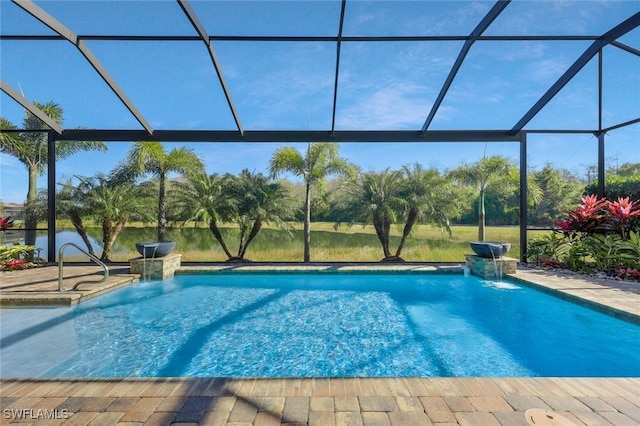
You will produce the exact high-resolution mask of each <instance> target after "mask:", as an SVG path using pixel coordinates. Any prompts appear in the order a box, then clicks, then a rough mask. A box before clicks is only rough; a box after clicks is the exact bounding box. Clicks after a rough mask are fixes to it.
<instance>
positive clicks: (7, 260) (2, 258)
mask: <svg viewBox="0 0 640 426" xmlns="http://www.w3.org/2000/svg"><path fill="white" fill-rule="evenodd" d="M12 227H13V220H11V216H6V217H0V237H1V239H2V240H4V235H5V232H6V231H7V230H9V228H12ZM34 250H35V247H34V246H30V245H22V244H19V243H13V244H3V245H1V246H0V269H2V270H7V271H12V270H14V269H23V268H25V267H26V266H28V262H27V261H25V260H24V258H32V257H33V252H34Z"/></svg>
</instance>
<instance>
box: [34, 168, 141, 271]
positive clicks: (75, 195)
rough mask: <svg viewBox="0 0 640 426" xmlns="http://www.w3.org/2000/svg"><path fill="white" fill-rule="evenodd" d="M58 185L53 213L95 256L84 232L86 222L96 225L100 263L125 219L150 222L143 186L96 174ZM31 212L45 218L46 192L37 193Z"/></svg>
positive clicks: (78, 177) (106, 257)
mask: <svg viewBox="0 0 640 426" xmlns="http://www.w3.org/2000/svg"><path fill="white" fill-rule="evenodd" d="M75 180H77V182H75ZM60 186H61V187H60V189H59V190H58V191H57V192H56V210H57V211H56V213H57V214H59V215H61V216H63V217H66V218H67V219H69V220H70V221H71V224H72V225H73V227H74V228H75V230H76V232H77V233H78V235H79V236H80V238H81V239H82V241H83V242H84V244H85V246H86V247H87V251H88V252H89V254H91V255H92V256H96V253H95V250H94V248H93V244H91V239H90V238H89V235H88V232H87V223H96V224H98V225H100V227H101V229H102V255H101V260H103V261H109V254H110V253H111V249H112V248H113V245H114V244H115V241H116V238H117V237H118V235H120V233H121V232H122V230H123V229H124V226H125V225H126V224H127V222H128V221H129V220H142V221H147V220H150V219H151V216H150V214H149V209H148V208H147V206H148V204H149V201H150V200H151V197H152V193H151V192H150V191H149V189H150V188H149V187H146V186H144V185H138V186H135V185H133V183H132V182H122V181H117V180H114V179H113V178H109V177H106V176H104V175H102V174H98V175H96V176H94V177H82V176H74V178H70V179H69V180H67V181H66V182H64V183H62V184H61V185H60ZM31 209H32V214H34V215H35V216H36V217H38V218H42V217H43V216H44V215H46V209H47V192H46V191H39V193H38V197H37V198H36V201H35V202H34V203H32V204H31ZM96 257H97V256H96Z"/></svg>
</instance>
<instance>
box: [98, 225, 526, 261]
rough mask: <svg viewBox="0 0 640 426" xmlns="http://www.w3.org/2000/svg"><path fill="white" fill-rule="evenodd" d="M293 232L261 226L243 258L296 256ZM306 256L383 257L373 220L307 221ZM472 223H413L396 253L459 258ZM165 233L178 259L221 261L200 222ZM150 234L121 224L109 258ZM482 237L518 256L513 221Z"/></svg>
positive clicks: (233, 238) (395, 232)
mask: <svg viewBox="0 0 640 426" xmlns="http://www.w3.org/2000/svg"><path fill="white" fill-rule="evenodd" d="M221 228H222V232H223V235H224V236H225V241H226V242H227V245H228V246H229V249H230V251H231V252H232V253H234V254H235V249H236V248H237V234H238V231H237V230H236V229H235V228H233V227H232V226H230V225H229V226H221ZM293 228H294V231H293V235H292V236H290V235H289V234H288V233H287V232H284V231H281V230H278V229H275V228H274V227H273V226H266V227H265V228H263V230H262V231H261V232H260V234H259V235H258V237H256V239H255V240H254V242H253V243H252V244H251V245H250V246H249V249H248V251H247V254H246V258H247V259H248V260H252V261H286V262H300V261H302V254H303V243H302V241H303V236H302V229H301V228H302V224H294V225H293ZM311 229H312V233H311V260H312V261H319V262H320V261H321V262H377V261H379V260H380V259H382V258H383V254H382V248H381V246H380V243H379V242H378V239H377V237H376V235H375V231H374V229H373V226H365V227H363V226H362V225H353V226H350V227H349V226H341V227H339V228H338V229H334V226H333V223H325V222H314V223H312V225H311ZM477 232H478V229H477V227H476V226H454V227H453V233H452V236H451V237H449V235H448V234H447V233H443V232H441V231H440V230H439V229H438V228H434V227H431V226H427V225H424V226H419V227H417V228H416V229H415V231H414V234H413V235H412V236H411V237H410V239H409V240H408V241H407V243H406V244H405V247H404V250H403V251H402V258H403V259H405V260H406V261H423V262H464V260H465V257H464V255H465V254H468V253H471V249H470V247H469V241H475V240H477ZM401 233H402V229H401V228H394V229H392V241H391V250H392V251H393V252H394V253H395V249H396V248H397V245H398V242H399V240H400V236H401ZM90 235H91V236H92V237H93V238H94V239H96V240H100V237H101V235H100V230H99V229H98V228H93V229H91V230H90ZM169 235H170V238H171V239H172V240H174V241H176V242H177V247H176V252H179V253H182V256H183V257H182V260H183V261H187V262H189V261H194V262H207V261H225V260H226V259H227V257H226V255H225V254H224V252H223V251H222V249H221V248H220V246H219V244H218V243H217V242H216V241H215V240H214V238H213V236H212V235H211V232H210V231H209V230H208V229H207V228H205V227H201V226H195V227H194V226H193V225H189V226H187V227H174V228H171V229H170V231H169ZM149 240H155V228H154V227H149V226H146V227H145V226H144V225H142V224H133V226H127V228H126V229H125V230H124V231H123V232H122V234H121V235H120V237H118V240H117V242H116V247H115V248H114V252H113V254H112V256H111V258H112V260H114V261H126V260H128V259H130V258H132V257H137V256H138V254H137V252H135V243H136V242H140V241H149ZM487 241H501V242H510V243H511V244H512V249H511V251H510V252H509V256H510V257H515V258H518V257H519V256H520V247H519V230H518V228H517V227H489V228H487Z"/></svg>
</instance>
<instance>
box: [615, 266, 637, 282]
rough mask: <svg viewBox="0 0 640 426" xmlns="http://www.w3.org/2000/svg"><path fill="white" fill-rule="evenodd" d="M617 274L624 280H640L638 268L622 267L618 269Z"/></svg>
mask: <svg viewBox="0 0 640 426" xmlns="http://www.w3.org/2000/svg"><path fill="white" fill-rule="evenodd" d="M617 276H618V277H619V278H622V279H623V280H636V281H640V270H638V269H631V268H630V269H625V268H620V269H618V271H617Z"/></svg>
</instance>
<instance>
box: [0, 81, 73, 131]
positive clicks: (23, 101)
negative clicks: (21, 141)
mask: <svg viewBox="0 0 640 426" xmlns="http://www.w3.org/2000/svg"><path fill="white" fill-rule="evenodd" d="M0 90H2V91H3V92H4V93H6V94H7V95H9V97H11V98H12V99H13V100H14V101H16V102H18V103H19V104H20V105H22V106H23V107H24V108H25V109H26V110H27V111H29V112H30V113H31V114H33V115H35V116H36V117H38V119H40V121H42V122H43V123H44V124H46V125H47V126H49V127H51V129H52V130H53V131H54V132H56V133H57V134H59V135H61V134H62V127H60V125H59V124H58V123H56V122H55V121H53V120H52V119H51V117H49V116H48V115H47V114H45V112H44V111H42V110H41V109H40V108H38V107H37V106H35V105H34V104H33V103H31V102H29V100H27V98H25V97H24V96H22V95H21V94H20V93H18V92H17V91H16V90H15V89H14V88H13V87H11V86H10V85H9V84H8V83H7V82H5V81H4V80H2V79H0Z"/></svg>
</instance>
